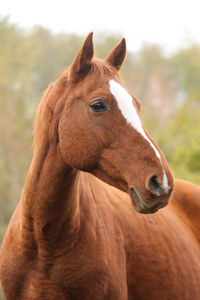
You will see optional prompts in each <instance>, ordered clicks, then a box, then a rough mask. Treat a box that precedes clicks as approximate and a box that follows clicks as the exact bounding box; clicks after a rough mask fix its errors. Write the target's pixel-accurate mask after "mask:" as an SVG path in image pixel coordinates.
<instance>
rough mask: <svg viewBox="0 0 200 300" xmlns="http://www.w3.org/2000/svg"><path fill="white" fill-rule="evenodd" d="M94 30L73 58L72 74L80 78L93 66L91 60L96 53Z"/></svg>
mask: <svg viewBox="0 0 200 300" xmlns="http://www.w3.org/2000/svg"><path fill="white" fill-rule="evenodd" d="M92 37H93V32H90V33H89V34H88V36H87V38H86V39H85V42H84V44H83V46H82V48H81V49H80V51H79V52H78V54H77V55H76V57H75V59H74V60H73V62H72V64H71V67H70V76H71V77H75V78H79V77H80V76H83V75H84V74H86V73H87V72H88V71H89V70H90V68H91V61H92V58H93V55H94V47H93V40H92Z"/></svg>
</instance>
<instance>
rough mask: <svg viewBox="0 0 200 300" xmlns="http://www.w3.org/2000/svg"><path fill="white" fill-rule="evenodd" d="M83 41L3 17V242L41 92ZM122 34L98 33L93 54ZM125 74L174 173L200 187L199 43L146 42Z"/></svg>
mask: <svg viewBox="0 0 200 300" xmlns="http://www.w3.org/2000/svg"><path fill="white" fill-rule="evenodd" d="M84 38H85V37H83V36H79V35H76V34H64V33H62V34H53V33H52V32H51V31H50V30H48V29H46V28H43V27H34V28H32V30H30V31H28V32H27V31H24V30H22V29H20V28H18V27H17V26H16V25H14V24H11V23H10V22H9V19H8V18H1V19H0V104H1V109H0V178H1V180H0V245H1V241H2V238H3V236H4V234H5V230H6V228H7V225H8V222H9V220H10V217H11V214H12V212H13V211H14V209H15V206H16V204H17V202H18V201H19V199H20V194H21V191H22V188H23V184H24V180H25V177H26V173H27V170H28V167H29V164H30V161H31V157H32V129H33V120H34V117H35V111H36V107H37V105H38V102H39V99H40V95H41V93H42V91H43V90H44V89H45V88H46V87H47V86H48V84H49V83H50V82H52V81H54V80H56V79H57V77H58V76H59V74H60V72H61V71H62V70H63V69H64V68H66V67H67V66H68V65H69V64H70V63H71V61H72V60H73V58H74V55H75V54H76V53H77V52H78V50H79V48H80V47H81V45H82V43H83V41H84ZM120 38H121V36H118V35H108V34H107V33H106V32H102V33H99V34H97V35H96V34H95V37H94V39H95V49H96V55H97V56H98V57H101V58H104V57H106V56H107V55H108V54H109V52H110V51H111V49H112V48H113V47H114V46H115V45H116V44H117V43H118V42H119V40H120ZM122 77H123V79H124V81H125V85H126V86H127V87H128V88H129V89H130V90H131V91H132V92H133V93H134V94H135V95H136V96H137V97H138V98H139V99H140V100H141V102H142V104H143V111H142V118H143V121H144V123H145V126H146V128H147V129H148V131H149V132H150V134H151V135H152V137H153V138H154V139H155V140H156V142H157V143H158V145H159V146H160V148H161V149H162V151H163V152H164V154H165V156H166V158H167V160H168V162H169V164H170V166H171V168H172V170H173V172H174V174H175V176H176V177H179V178H182V179H187V180H190V181H193V182H195V183H197V184H199V183H200V151H199V150H200V134H199V132H200V45H199V44H188V45H187V46H186V47H185V48H182V49H179V50H177V51H176V53H173V54H170V55H169V54H168V55H167V54H166V53H165V51H164V49H162V48H161V47H160V46H159V45H152V44H144V45H143V46H142V47H141V49H140V50H139V51H138V52H137V53H131V52H128V55H127V59H126V62H125V64H124V67H123V69H122ZM0 293H1V292H0ZM0 299H3V295H1V294H0Z"/></svg>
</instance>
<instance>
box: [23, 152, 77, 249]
mask: <svg viewBox="0 0 200 300" xmlns="http://www.w3.org/2000/svg"><path fill="white" fill-rule="evenodd" d="M79 175H80V173H79V172H78V171H75V170H73V169H72V168H70V167H69V166H68V165H67V164H66V163H65V162H64V160H63V158H62V155H61V153H60V151H59V147H58V146H55V147H52V146H51V147H48V148H47V149H44V148H42V146H41V147H40V149H39V148H36V149H35V152H34V157H33V160H32V163H31V166H30V169H29V172H28V175H27V179H26V182H25V186H24V190H23V193H22V200H21V203H22V204H21V205H22V209H21V231H22V239H23V235H24V234H25V236H24V237H25V239H26V236H27V231H28V232H30V235H31V234H32V235H33V239H34V240H35V241H36V244H37V243H38V241H41V242H44V241H45V240H46V241H47V242H48V241H51V243H55V242H56V239H62V235H63V234H65V235H67V233H68V232H67V231H66V228H67V229H68V231H70V234H71V233H72V230H74V231H76V230H77V227H78V223H79ZM30 242H31V243H32V242H33V241H30Z"/></svg>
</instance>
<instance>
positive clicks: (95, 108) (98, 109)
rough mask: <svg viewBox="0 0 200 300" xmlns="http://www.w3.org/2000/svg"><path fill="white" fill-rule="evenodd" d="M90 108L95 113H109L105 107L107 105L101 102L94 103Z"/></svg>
mask: <svg viewBox="0 0 200 300" xmlns="http://www.w3.org/2000/svg"><path fill="white" fill-rule="evenodd" d="M90 108H91V109H92V110H93V111H95V112H103V111H107V107H106V106H105V104H104V103H103V102H102V101H100V100H96V101H94V102H93V103H92V104H91V105H90Z"/></svg>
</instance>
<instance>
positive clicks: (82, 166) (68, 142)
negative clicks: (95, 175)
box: [59, 125, 102, 171]
mask: <svg viewBox="0 0 200 300" xmlns="http://www.w3.org/2000/svg"><path fill="white" fill-rule="evenodd" d="M76 129H77V130H75V132H72V130H70V129H69V127H67V126H62V125H61V126H60V128H59V142H60V150H61V153H62V155H63V157H64V159H65V161H66V163H67V164H69V165H70V166H71V167H73V168H75V169H77V170H82V171H90V170H91V169H93V168H95V167H96V165H97V164H98V159H99V157H100V154H101V150H102V149H101V148H102V147H101V143H97V140H96V139H94V138H93V137H92V136H90V135H88V131H87V130H85V129H83V128H77V127H76Z"/></svg>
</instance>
